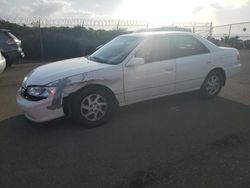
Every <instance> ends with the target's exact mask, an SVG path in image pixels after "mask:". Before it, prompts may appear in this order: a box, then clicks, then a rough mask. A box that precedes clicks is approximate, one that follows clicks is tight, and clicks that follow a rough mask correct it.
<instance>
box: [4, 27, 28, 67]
mask: <svg viewBox="0 0 250 188" xmlns="http://www.w3.org/2000/svg"><path fill="white" fill-rule="evenodd" d="M0 52H1V53H2V55H3V56H4V58H5V59H6V66H11V64H12V63H14V62H18V61H19V60H20V59H21V58H23V57H24V53H23V50H22V48H21V41H20V40H19V39H18V38H17V37H15V36H14V35H13V34H12V33H10V30H7V29H0Z"/></svg>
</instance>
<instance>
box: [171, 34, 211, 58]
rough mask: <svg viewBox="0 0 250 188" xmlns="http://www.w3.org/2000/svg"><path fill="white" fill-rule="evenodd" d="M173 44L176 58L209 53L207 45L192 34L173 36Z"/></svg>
mask: <svg viewBox="0 0 250 188" xmlns="http://www.w3.org/2000/svg"><path fill="white" fill-rule="evenodd" d="M174 44H175V45H174V48H175V49H174V52H175V57H176V58H178V57H185V56H192V55H198V54H204V53H209V50H208V49H207V47H205V46H204V45H203V44H202V43H201V42H200V41H199V40H198V39H196V38H194V37H193V36H185V35H178V36H174Z"/></svg>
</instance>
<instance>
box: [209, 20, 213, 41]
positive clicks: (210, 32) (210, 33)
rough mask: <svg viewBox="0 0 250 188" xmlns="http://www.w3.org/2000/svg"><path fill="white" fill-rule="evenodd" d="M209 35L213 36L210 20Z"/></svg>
mask: <svg viewBox="0 0 250 188" xmlns="http://www.w3.org/2000/svg"><path fill="white" fill-rule="evenodd" d="M209 36H210V38H212V36H213V23H212V22H211V23H210V31H209Z"/></svg>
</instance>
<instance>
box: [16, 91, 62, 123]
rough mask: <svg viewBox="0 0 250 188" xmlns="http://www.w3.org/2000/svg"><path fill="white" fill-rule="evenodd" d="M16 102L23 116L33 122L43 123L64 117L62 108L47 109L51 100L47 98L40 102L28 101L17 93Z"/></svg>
mask: <svg viewBox="0 0 250 188" xmlns="http://www.w3.org/2000/svg"><path fill="white" fill-rule="evenodd" d="M16 101H17V104H18V106H19V107H20V109H21V110H22V112H23V113H24V115H25V116H26V117H27V118H28V119H30V120H31V121H35V122H45V121H49V120H52V119H56V118H59V117H63V116H64V112H63V108H62V107H61V108H57V109H53V110H52V109H49V108H48V107H49V106H50V105H51V104H52V101H53V98H47V99H43V100H40V101H29V100H27V99H25V98H23V97H22V96H21V95H20V93H19V92H18V94H17V97H16Z"/></svg>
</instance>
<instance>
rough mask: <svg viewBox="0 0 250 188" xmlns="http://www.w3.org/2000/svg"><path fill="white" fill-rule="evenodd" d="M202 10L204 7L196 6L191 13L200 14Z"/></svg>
mask: <svg viewBox="0 0 250 188" xmlns="http://www.w3.org/2000/svg"><path fill="white" fill-rule="evenodd" d="M202 9H204V6H197V7H195V8H194V9H193V11H192V13H193V14H196V13H198V12H200V11H201V10H202Z"/></svg>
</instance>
